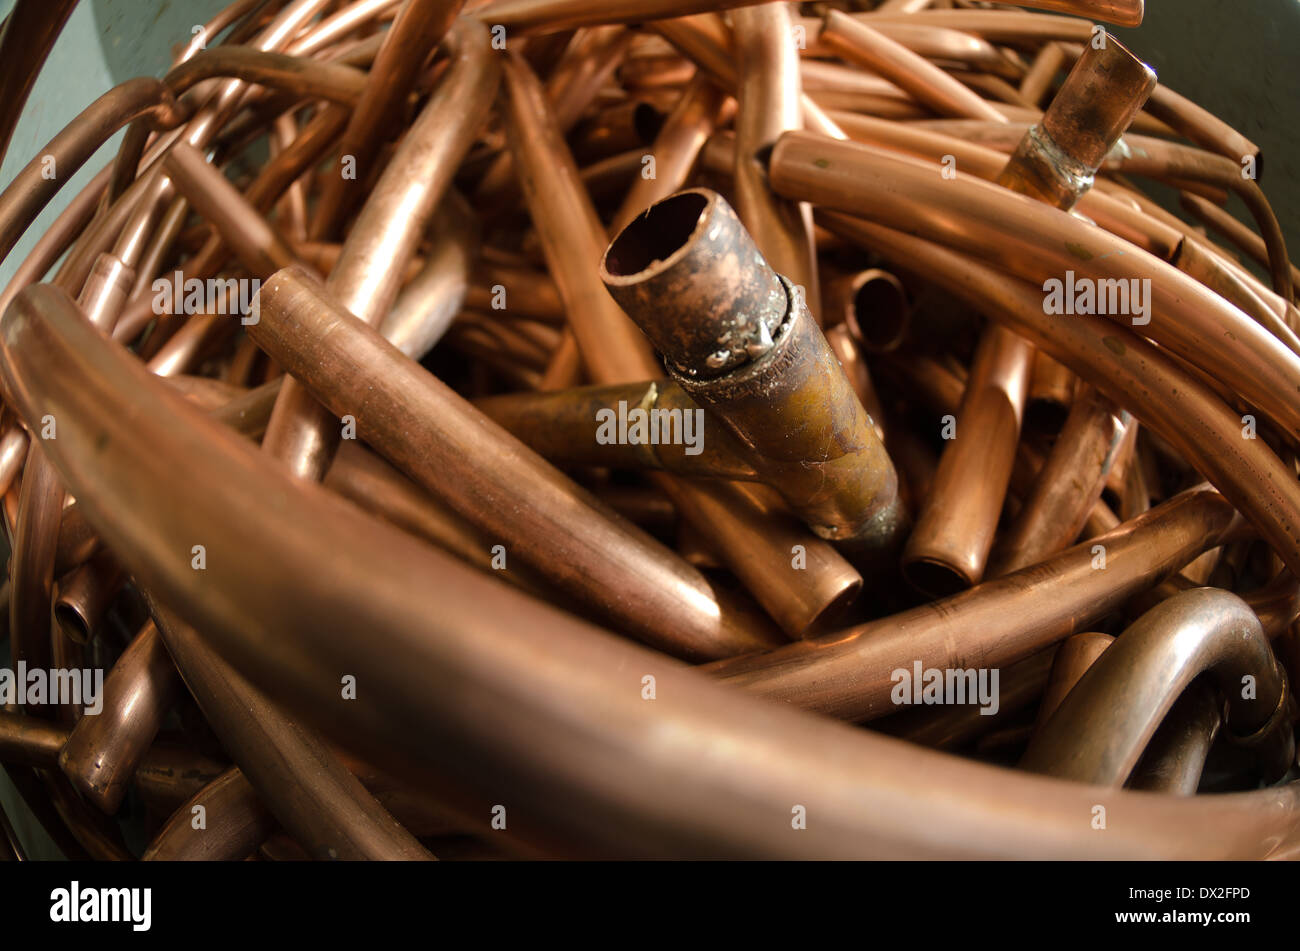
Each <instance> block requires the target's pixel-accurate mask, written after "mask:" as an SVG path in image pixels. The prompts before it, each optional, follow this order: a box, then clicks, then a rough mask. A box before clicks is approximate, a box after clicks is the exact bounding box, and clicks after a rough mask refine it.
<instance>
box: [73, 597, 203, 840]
mask: <svg viewBox="0 0 1300 951" xmlns="http://www.w3.org/2000/svg"><path fill="white" fill-rule="evenodd" d="M181 689H182V687H181V683H180V679H179V678H178V677H177V676H176V669H175V667H173V666H172V661H171V657H170V656H169V655H168V653H167V649H166V648H165V647H164V646H163V643H162V639H161V638H160V637H159V636H158V629H157V628H156V627H155V626H154V623H153V622H152V621H150V622H148V623H147V624H145V626H144V627H143V628H141V630H140V632H139V633H138V634H136V636H135V638H134V639H133V640H132V641H131V643H130V645H129V646H128V647H127V649H126V650H125V651H124V652H123V653H122V656H121V657H119V658H118V660H117V663H116V664H114V665H113V669H112V670H111V671H109V674H108V676H107V677H106V678H105V679H104V689H103V692H102V693H101V695H100V702H101V703H102V704H103V709H102V712H101V713H99V714H98V715H96V716H84V717H82V718H81V719H80V720H78V721H77V725H76V726H75V727H73V729H72V732H71V733H70V734H69V735H68V741H67V743H65V744H64V746H63V749H62V750H60V751H59V769H61V770H63V773H64V775H66V776H67V777H68V779H69V780H71V782H72V785H73V786H75V787H76V788H77V790H78V791H79V792H80V793H81V794H82V795H83V796H85V797H86V798H87V799H88V800H89V801H90V802H91V803H92V804H94V805H95V806H98V807H99V808H100V809H101V810H103V811H104V812H106V813H108V814H109V815H112V814H113V813H115V812H117V810H118V807H120V806H121V805H122V799H123V798H124V797H125V796H126V790H127V784H128V783H129V782H130V781H131V777H132V775H133V774H134V772H135V769H136V767H137V766H138V765H139V763H140V759H141V758H142V757H143V756H144V754H145V753H146V751H148V749H149V747H150V746H151V745H152V744H153V741H154V737H155V736H156V735H157V733H158V728H159V727H160V726H161V725H162V719H163V717H164V715H166V713H167V711H168V709H169V708H170V707H171V705H172V702H173V701H174V700H175V698H176V697H177V696H178V695H179V692H180V690H181Z"/></svg>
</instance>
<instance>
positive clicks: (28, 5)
mask: <svg viewBox="0 0 1300 951" xmlns="http://www.w3.org/2000/svg"><path fill="white" fill-rule="evenodd" d="M76 5H77V0H55V2H54V3H47V2H45V0H18V2H17V3H15V4H14V6H13V8H12V9H11V10H10V11H9V15H8V16H6V17H5V20H4V23H3V24H0V60H3V61H4V63H5V70H4V75H3V77H2V78H0V102H2V103H4V106H3V108H0V159H3V158H4V157H5V154H6V153H7V152H8V151H9V141H10V139H12V138H13V134H14V129H16V128H17V127H18V118H19V117H20V116H21V115H22V112H23V106H24V105H25V104H26V102H27V97H28V96H29V95H31V91H32V87H33V86H34V85H36V76H37V74H38V73H40V71H41V67H42V66H43V65H44V64H45V58H46V57H47V56H49V55H50V50H51V49H53V48H54V41H55V40H56V39H58V37H59V33H60V32H61V31H62V30H63V25H64V24H65V23H66V22H67V21H68V17H69V16H71V15H72V9H73V7H75V6H76Z"/></svg>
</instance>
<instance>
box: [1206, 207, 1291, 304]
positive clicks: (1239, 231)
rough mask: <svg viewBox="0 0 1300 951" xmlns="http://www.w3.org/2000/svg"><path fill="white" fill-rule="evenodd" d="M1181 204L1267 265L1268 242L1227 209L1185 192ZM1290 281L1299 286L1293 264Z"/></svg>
mask: <svg viewBox="0 0 1300 951" xmlns="http://www.w3.org/2000/svg"><path fill="white" fill-rule="evenodd" d="M1182 206H1183V208H1185V209H1186V210H1187V211H1189V212H1191V213H1192V214H1193V215H1195V216H1196V217H1197V218H1199V219H1200V220H1201V221H1203V222H1205V224H1206V225H1208V226H1209V227H1210V228H1212V229H1213V230H1214V231H1216V232H1218V233H1219V234H1221V235H1223V236H1224V237H1225V238H1227V239H1228V240H1229V241H1230V242H1232V244H1234V245H1235V246H1236V247H1238V248H1240V249H1241V250H1242V251H1244V252H1246V253H1247V254H1249V255H1250V256H1251V257H1252V258H1254V259H1255V260H1256V261H1258V262H1259V263H1260V264H1262V265H1264V266H1265V267H1268V266H1269V253H1268V244H1267V243H1266V242H1265V241H1264V239H1263V238H1261V237H1260V236H1259V235H1257V234H1255V232H1253V231H1251V230H1250V229H1249V228H1248V227H1246V226H1245V225H1244V224H1242V223H1241V222H1240V221H1238V220H1237V219H1236V218H1234V217H1233V216H1232V215H1231V214H1229V213H1228V212H1227V211H1225V210H1224V209H1222V208H1220V207H1219V206H1217V205H1215V204H1214V203H1213V202H1209V201H1206V200H1205V199H1204V198H1198V197H1197V196H1195V195H1187V194H1184V195H1183V196H1182ZM1291 283H1292V285H1293V286H1300V268H1298V267H1296V266H1295V265H1294V264H1293V265H1291Z"/></svg>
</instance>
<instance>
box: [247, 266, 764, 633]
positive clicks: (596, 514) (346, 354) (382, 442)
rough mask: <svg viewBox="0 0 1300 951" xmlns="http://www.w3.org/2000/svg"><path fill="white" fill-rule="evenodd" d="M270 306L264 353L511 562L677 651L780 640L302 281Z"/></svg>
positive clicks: (264, 316)
mask: <svg viewBox="0 0 1300 951" xmlns="http://www.w3.org/2000/svg"><path fill="white" fill-rule="evenodd" d="M261 307H262V310H261V320H260V321H259V322H258V323H257V324H255V325H253V326H251V327H249V328H248V329H249V331H250V335H251V336H252V337H253V339H254V340H255V341H257V343H258V345H259V346H260V347H262V348H263V349H264V350H266V351H267V353H268V354H270V355H271V356H272V357H273V358H274V359H275V360H276V361H277V362H278V363H279V364H280V365H281V366H283V367H284V368H285V370H286V372H288V373H290V374H292V375H294V376H295V377H297V378H298V379H299V380H301V382H302V384H303V385H304V386H305V387H306V388H307V389H309V390H310V391H311V392H312V393H313V394H315V396H316V397H317V398H319V399H322V400H324V401H325V402H326V403H327V404H328V405H329V406H330V408H331V409H334V410H336V411H337V412H339V413H340V414H343V413H345V412H346V413H352V414H353V415H355V417H356V421H357V430H358V432H359V433H360V434H362V435H364V437H365V439H366V441H367V442H368V443H369V444H370V445H371V446H373V447H374V448H375V449H377V450H378V451H379V452H381V453H382V454H383V455H384V456H386V457H387V458H388V459H389V461H391V462H393V463H394V464H395V465H396V466H397V467H398V468H399V469H401V470H402V471H403V472H406V473H407V474H408V475H410V476H411V477H412V478H414V479H415V480H416V481H417V482H419V483H420V484H421V485H423V486H424V487H425V488H426V489H428V490H429V491H431V492H433V493H434V494H435V495H436V496H438V497H439V498H441V499H443V500H444V501H445V502H446V503H447V504H448V505H450V506H452V507H453V508H454V509H456V510H457V511H458V512H460V514H461V515H463V516H464V517H466V518H467V519H469V520H470V521H471V522H473V523H474V524H476V525H477V526H478V527H479V528H480V529H483V530H486V531H487V532H489V533H490V534H492V535H493V536H495V537H496V538H498V539H500V541H501V542H502V543H504V544H505V545H506V547H507V552H508V555H509V556H513V557H515V558H518V559H519V560H520V561H523V562H524V563H525V564H528V565H529V566H530V567H532V568H533V569H535V570H536V571H537V572H538V573H539V574H541V575H543V576H544V577H546V578H548V579H549V580H550V581H551V582H552V583H553V584H555V585H556V586H557V587H558V588H560V589H561V590H563V591H566V592H567V593H569V594H570V595H571V596H573V597H576V598H578V599H580V600H582V601H583V602H585V603H587V604H589V605H591V606H592V607H593V609H595V610H597V611H598V612H600V613H601V615H602V616H604V617H607V618H610V619H612V620H613V621H614V622H616V623H617V624H618V625H619V627H620V628H622V629H625V630H627V631H629V632H632V633H635V634H636V635H637V636H638V637H642V638H646V639H649V640H650V641H651V642H652V643H654V644H656V645H657V646H660V647H661V648H663V649H665V650H669V651H671V652H673V653H680V654H683V655H685V656H688V657H696V658H699V657H720V656H727V655H729V654H733V653H738V652H741V651H744V650H752V649H755V648H756V647H758V646H759V645H763V644H767V645H771V644H772V643H773V638H772V634H771V632H769V631H767V630H766V629H764V628H763V627H762V626H754V625H753V624H752V623H750V622H749V621H748V620H746V619H743V618H737V617H734V616H733V612H731V611H730V610H728V609H727V607H726V605H724V604H723V603H722V601H720V600H719V598H720V597H721V593H719V594H715V593H714V591H713V590H712V588H711V586H710V585H709V583H708V582H707V581H706V580H705V579H704V577H703V576H701V575H699V574H697V573H696V572H694V571H693V570H691V569H690V568H689V567H688V566H687V565H686V564H685V563H683V562H681V561H680V560H679V559H677V558H676V557H675V556H673V555H672V553H671V552H668V551H666V550H665V549H663V548H662V547H661V546H660V545H659V544H658V543H657V542H654V541H653V540H652V539H650V538H648V537H646V536H644V535H642V533H641V532H640V531H638V530H636V529H635V528H634V527H633V526H631V525H628V524H626V523H624V522H623V521H622V520H621V519H617V518H615V517H613V516H612V514H611V513H608V512H606V511H605V510H604V508H603V507H602V506H601V505H600V504H599V503H598V502H597V501H596V500H595V499H594V498H592V497H591V496H590V494H589V493H587V492H586V491H585V490H583V489H581V488H580V487H579V486H577V485H576V484H574V483H572V482H571V481H569V480H568V479H567V478H566V477H564V476H563V475H561V474H560V473H559V472H558V471H556V470H555V469H553V468H552V467H551V466H550V465H548V464H547V463H546V462H544V461H543V460H542V459H541V458H540V457H538V456H537V455H535V454H534V453H533V452H531V451H530V450H529V449H527V448H526V447H525V446H524V445H523V444H522V443H520V442H519V441H517V440H516V439H515V438H514V437H512V436H510V435H509V434H508V433H506V432H505V431H504V430H502V429H499V428H498V427H497V426H496V425H495V424H494V423H492V422H490V421H489V420H488V419H487V418H486V417H485V416H483V415H482V414H480V413H479V412H478V411H476V410H474V409H473V408H472V407H471V406H470V405H469V404H467V403H465V402H464V401H463V400H462V399H461V398H460V397H459V396H457V395H456V394H455V393H453V392H452V391H451V390H450V389H448V388H447V387H446V386H445V385H444V384H443V383H441V382H440V381H439V380H437V379H436V378H435V377H433V376H430V375H429V374H428V373H426V372H425V371H424V370H423V369H422V368H421V367H419V366H418V365H417V364H415V363H413V362H411V361H410V360H409V359H408V358H406V357H405V356H404V355H402V354H401V352H400V351H398V350H396V349H395V348H394V347H392V345H391V344H389V343H387V341H385V340H383V338H381V337H379V336H378V334H376V333H375V332H374V331H373V330H371V329H369V328H368V327H366V326H365V325H364V324H361V323H360V322H359V321H357V320H356V319H355V318H352V317H350V316H349V315H348V314H347V313H345V312H344V311H342V310H341V309H340V308H339V307H338V305H337V304H335V303H333V302H332V301H331V300H330V299H329V298H328V297H327V296H325V294H324V292H323V289H322V288H320V287H319V285H316V284H314V282H312V281H311V279H310V278H307V277H306V276H305V275H304V274H303V273H302V272H300V271H295V270H293V269H289V270H286V271H282V272H279V273H278V274H276V275H275V276H274V277H273V278H272V279H271V280H270V281H268V282H267V284H266V285H265V286H264V287H263V288H262V292H261ZM361 368H365V369H364V370H362V369H361ZM593 426H594V420H593ZM504 499H511V500H513V501H512V502H511V504H510V505H509V506H503V505H502V504H501V500H504ZM630 592H635V595H632V594H630ZM647 605H655V608H654V609H653V610H647ZM669 619H671V620H669Z"/></svg>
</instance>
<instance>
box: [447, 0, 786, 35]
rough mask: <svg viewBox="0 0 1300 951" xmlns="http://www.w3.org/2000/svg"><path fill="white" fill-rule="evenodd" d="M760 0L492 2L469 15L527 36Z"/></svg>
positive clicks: (515, 0)
mask: <svg viewBox="0 0 1300 951" xmlns="http://www.w3.org/2000/svg"><path fill="white" fill-rule="evenodd" d="M759 2H762V0H632V2H628V3H620V4H619V5H618V6H611V5H610V4H608V3H604V2H602V0H492V2H491V3H488V4H486V5H484V6H482V7H479V8H478V9H476V10H475V11H474V12H473V15H474V16H476V17H478V18H479V19H480V20H482V21H483V22H484V23H487V24H491V25H493V26H495V25H497V24H500V25H501V26H504V27H505V28H506V29H507V30H508V31H510V32H512V33H519V34H522V35H524V36H528V35H531V34H534V33H554V32H556V31H559V30H568V29H573V28H574V27H581V26H597V25H601V24H607V23H643V22H645V21H647V20H665V19H668V18H670V17H682V16H690V15H693V14H697V13H712V12H714V11H716V10H723V9H735V8H738V7H746V6H753V5H754V4H755V3H759Z"/></svg>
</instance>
